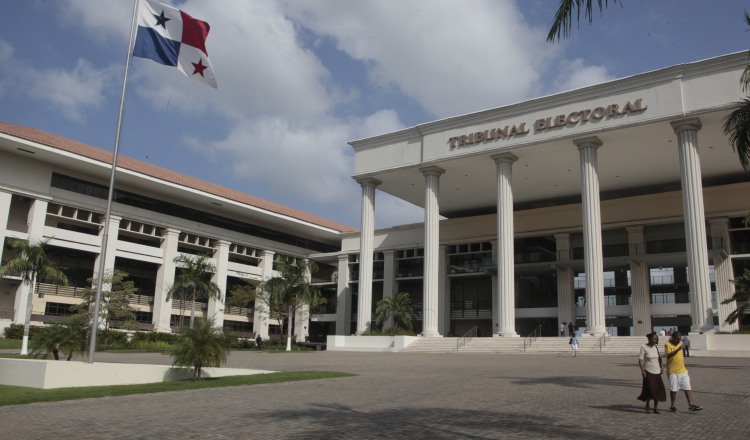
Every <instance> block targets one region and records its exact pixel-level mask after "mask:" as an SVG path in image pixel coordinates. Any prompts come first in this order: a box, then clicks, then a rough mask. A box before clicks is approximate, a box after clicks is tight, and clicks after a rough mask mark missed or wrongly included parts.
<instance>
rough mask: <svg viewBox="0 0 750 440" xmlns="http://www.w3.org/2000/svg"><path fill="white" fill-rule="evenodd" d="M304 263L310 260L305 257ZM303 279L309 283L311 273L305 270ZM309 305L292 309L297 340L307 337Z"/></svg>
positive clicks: (308, 332) (304, 339)
mask: <svg viewBox="0 0 750 440" xmlns="http://www.w3.org/2000/svg"><path fill="white" fill-rule="evenodd" d="M304 261H305V264H308V263H309V262H310V261H309V260H308V259H305V260H304ZM305 280H306V281H307V282H308V283H309V282H311V281H312V273H310V271H309V270H307V271H305ZM309 328H310V307H309V306H307V305H304V306H302V307H300V308H299V309H297V310H295V311H294V335H295V336H296V337H297V339H296V341H297V342H305V341H306V339H307V337H308V336H310V331H309Z"/></svg>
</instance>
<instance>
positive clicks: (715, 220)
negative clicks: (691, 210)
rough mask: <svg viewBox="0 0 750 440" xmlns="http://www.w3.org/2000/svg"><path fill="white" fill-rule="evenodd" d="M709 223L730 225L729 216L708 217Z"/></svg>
mask: <svg viewBox="0 0 750 440" xmlns="http://www.w3.org/2000/svg"><path fill="white" fill-rule="evenodd" d="M708 224H710V225H717V226H721V225H728V224H729V218H727V217H713V218H710V219H708Z"/></svg>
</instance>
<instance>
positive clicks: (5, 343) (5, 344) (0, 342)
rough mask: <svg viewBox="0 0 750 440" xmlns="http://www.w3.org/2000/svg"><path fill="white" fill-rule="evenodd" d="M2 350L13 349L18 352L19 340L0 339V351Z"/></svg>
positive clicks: (19, 347)
mask: <svg viewBox="0 0 750 440" xmlns="http://www.w3.org/2000/svg"><path fill="white" fill-rule="evenodd" d="M3 348H15V349H18V350H20V349H21V340H20V339H5V338H0V349H3Z"/></svg>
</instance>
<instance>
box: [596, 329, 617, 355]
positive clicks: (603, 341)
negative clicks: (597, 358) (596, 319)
mask: <svg viewBox="0 0 750 440" xmlns="http://www.w3.org/2000/svg"><path fill="white" fill-rule="evenodd" d="M611 337H612V331H611V330H610V328H608V329H607V330H606V331H605V332H604V334H603V335H601V336H600V337H599V340H598V341H596V344H594V346H593V347H591V351H596V350H597V348H598V349H599V353H601V352H602V351H604V346H605V345H607V342H608V341H609V338H611Z"/></svg>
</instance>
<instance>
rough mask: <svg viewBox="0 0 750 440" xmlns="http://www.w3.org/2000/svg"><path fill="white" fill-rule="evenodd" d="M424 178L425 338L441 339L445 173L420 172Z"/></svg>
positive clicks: (437, 170)
mask: <svg viewBox="0 0 750 440" xmlns="http://www.w3.org/2000/svg"><path fill="white" fill-rule="evenodd" d="M419 171H420V172H421V173H422V174H423V175H424V184H425V192H424V277H423V278H422V280H423V282H422V288H423V290H422V299H423V304H424V307H423V313H422V336H427V337H437V336H440V332H439V331H438V316H439V311H438V306H439V300H438V298H439V295H440V289H439V287H438V277H439V276H440V270H439V263H440V261H439V260H440V258H439V253H438V251H439V246H440V218H439V216H440V202H439V196H440V175H441V174H443V173H445V170H444V169H442V168H440V167H436V166H429V167H423V168H420V169H419Z"/></svg>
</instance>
